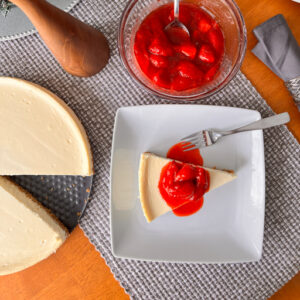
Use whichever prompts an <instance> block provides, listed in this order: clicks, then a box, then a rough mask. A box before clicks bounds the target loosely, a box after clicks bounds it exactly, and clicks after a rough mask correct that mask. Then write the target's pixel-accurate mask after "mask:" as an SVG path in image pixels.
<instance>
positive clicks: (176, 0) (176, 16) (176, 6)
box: [174, 0, 179, 20]
mask: <svg viewBox="0 0 300 300" xmlns="http://www.w3.org/2000/svg"><path fill="white" fill-rule="evenodd" d="M178 19H179V0H174V20H178Z"/></svg>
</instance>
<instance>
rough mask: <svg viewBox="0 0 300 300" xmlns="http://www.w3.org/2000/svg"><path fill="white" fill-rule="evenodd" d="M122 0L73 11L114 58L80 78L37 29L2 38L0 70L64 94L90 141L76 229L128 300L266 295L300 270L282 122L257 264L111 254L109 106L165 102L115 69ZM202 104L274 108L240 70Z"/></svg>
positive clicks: (299, 173) (94, 0) (290, 156)
mask: <svg viewBox="0 0 300 300" xmlns="http://www.w3.org/2000/svg"><path fill="white" fill-rule="evenodd" d="M125 4H126V1H110V0H102V1H100V0H89V1H81V2H80V3H79V4H78V5H77V6H76V7H75V8H74V9H73V11H72V13H73V14H74V15H76V16H77V17H79V18H80V19H81V20H83V21H86V22H88V23H90V24H91V25H93V26H95V27H98V28H100V29H101V30H102V31H103V32H104V33H105V34H106V36H107V37H108V39H109V42H110V46H111V49H112V57H111V60H110V63H109V65H108V66H107V67H106V68H105V69H104V70H103V71H102V72H101V73H100V74H98V75H97V76H94V77H92V78H86V79H82V78H76V77H73V76H70V75H68V74H66V73H65V72H63V71H62V70H61V68H60V67H59V66H58V64H57V63H56V61H55V60H54V59H53V57H52V56H51V54H49V52H48V50H47V49H46V47H45V46H44V44H43V43H42V42H41V40H40V39H39V37H38V36H37V35H36V34H34V35H32V36H29V37H26V38H21V39H18V40H15V41H9V42H8V41H7V42H2V43H0V66H1V69H0V75H5V76H15V77H20V78H24V79H26V80H30V81H33V82H35V83H37V84H41V85H42V86H44V87H46V88H48V89H50V90H51V91H52V92H54V93H56V94H57V95H58V96H59V97H61V98H62V99H64V100H65V101H66V103H67V104H69V105H70V106H71V107H72V109H74V111H75V112H76V114H77V115H78V117H79V118H80V119H81V120H82V122H83V125H84V126H85V128H86V130H87V133H88V136H89V138H90V141H91V145H92V150H93V154H94V160H95V172H96V175H95V177H94V184H93V190H92V195H91V201H90V202H89V204H88V208H87V211H86V214H85V216H84V217H83V219H82V220H81V227H82V228H83V230H84V231H85V234H86V235H87V236H88V238H89V239H90V241H91V242H92V243H93V244H94V245H95V247H96V249H97V250H99V251H100V252H101V255H102V256H103V257H104V258H105V260H106V262H107V264H108V265H109V267H110V268H111V270H112V272H113V273H114V275H115V277H116V278H117V279H118V280H119V281H120V283H121V285H122V286H123V287H124V288H125V290H126V292H127V293H128V294H130V295H131V296H132V298H133V299H149V300H153V299H155V300H156V299H172V300H173V299H180V300H181V299H259V300H261V299H266V298H268V297H269V296H271V295H272V294H273V293H274V292H275V291H276V290H278V289H279V288H280V287H281V286H282V285H283V284H285V283H286V282H287V281H288V280H289V279H290V278H291V277H292V276H293V275H295V274H296V273H297V271H298V270H299V248H298V247H299V216H300V211H299V208H300V205H299V198H300V190H299V179H300V160H299V144H298V143H297V141H296V140H295V138H294V137H293V136H292V135H291V133H290V132H289V131H288V130H287V128H286V127H284V126H281V127H278V128H274V129H272V130H266V131H265V133H264V138H265V158H266V218H265V234H264V247H263V256H262V259H261V260H260V261H259V262H256V263H245V264H227V265H200V264H176V263H172V264H171V263H170V264H168V263H156V262H141V261H131V260H125V259H116V258H114V257H113V256H112V253H111V244H110V225H109V165H110V148H111V140H112V131H113V124H114V116H115V112H116V110H117V108H118V107H120V106H129V105H140V104H155V103H156V104H158V103H164V101H162V100H159V99H157V98H155V97H153V96H151V95H149V94H147V93H146V92H144V91H143V90H142V89H140V88H139V87H137V86H136V85H135V84H134V83H133V81H132V80H131V79H130V78H129V77H128V75H127V74H126V72H125V71H124V70H123V68H122V67H121V63H120V60H119V57H118V53H117V48H116V38H117V25H118V22H119V18H120V15H121V12H122V10H123V8H124V6H125ZM201 103H203V104H211V105H226V106H235V107H244V108H250V109H255V110H258V111H259V112H260V113H261V114H262V116H263V117H266V116H269V115H272V114H273V112H272V110H271V109H270V107H269V106H268V105H267V104H266V102H265V101H264V100H263V99H262V98H261V96H260V95H259V94H258V93H257V91H256V90H255V89H254V87H253V86H252V85H251V83H250V82H249V81H248V80H247V79H246V78H245V76H244V75H243V74H242V73H238V75H237V76H236V77H235V79H234V80H233V81H232V82H231V83H230V84H229V85H228V86H227V87H226V88H225V89H223V90H222V91H221V92H219V93H218V94H217V95H215V96H213V97H210V98H208V99H206V100H204V101H201ZM191 105H193V104H191ZM99 284H101V283H99Z"/></svg>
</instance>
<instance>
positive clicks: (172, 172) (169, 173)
mask: <svg viewBox="0 0 300 300" xmlns="http://www.w3.org/2000/svg"><path fill="white" fill-rule="evenodd" d="M181 146H182V144H176V145H174V146H173V147H172V148H170V150H169V151H168V154H167V157H168V158H171V159H175V160H181V161H182V162H177V161H171V162H169V163H168V164H167V165H166V166H164V168H163V169H162V171H161V175H160V180H159V184H158V188H159V190H160V193H161V195H162V197H163V198H164V200H165V201H166V202H167V204H168V205H169V206H170V207H171V208H172V209H173V212H174V214H175V215H177V216H188V215H191V214H194V213H195V212H197V211H198V210H199V209H200V208H201V207H202V205H203V195H204V194H205V193H206V192H207V191H208V190H209V173H208V172H207V171H206V170H204V169H203V168H201V167H200V165H202V163H203V159H202V157H201V155H200V152H199V150H198V149H197V150H192V151H188V152H183V151H182V147H181ZM191 163H193V164H194V165H191ZM196 165H199V166H196Z"/></svg>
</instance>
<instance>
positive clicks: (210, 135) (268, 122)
mask: <svg viewBox="0 0 300 300" xmlns="http://www.w3.org/2000/svg"><path fill="white" fill-rule="evenodd" d="M289 121H290V116H289V114H288V113H287V112H285V113H282V114H279V115H275V116H272V117H269V118H265V119H261V120H259V121H256V122H253V123H250V124H248V125H246V126H243V127H240V128H237V129H233V130H228V131H221V130H203V131H198V132H195V133H193V134H191V135H188V136H186V137H184V138H182V139H181V141H182V143H183V144H184V145H183V146H182V148H183V149H184V151H191V150H195V149H197V148H204V147H207V146H211V145H213V144H215V143H216V142H217V141H218V140H219V139H220V138H222V137H223V136H226V135H230V134H235V133H239V132H243V131H249V130H259V129H266V128H270V127H274V126H278V125H283V124H286V123H288V122H289Z"/></svg>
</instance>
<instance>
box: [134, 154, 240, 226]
mask: <svg viewBox="0 0 300 300" xmlns="http://www.w3.org/2000/svg"><path fill="white" fill-rule="evenodd" d="M170 161H172V160H171V159H168V158H163V157H159V156H156V155H154V154H152V153H142V155H141V159H140V167H139V188H140V201H141V205H142V209H143V212H144V215H145V217H146V219H147V221H148V222H151V221H153V220H154V219H156V218H157V217H159V216H161V215H163V214H165V213H167V212H169V211H171V210H172V209H171V207H170V206H168V205H167V203H166V201H165V200H164V199H163V198H162V196H161V194H160V191H159V188H158V183H159V179H160V174H161V170H162V168H163V167H164V166H165V165H166V164H167V163H169V162H170ZM203 169H205V170H207V171H208V172H209V175H210V186H209V191H211V190H213V189H216V188H218V187H220V186H222V185H224V184H226V183H228V182H230V181H232V180H234V179H235V178H236V175H235V174H234V173H233V172H226V171H221V170H216V169H209V168H204V167H203Z"/></svg>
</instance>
